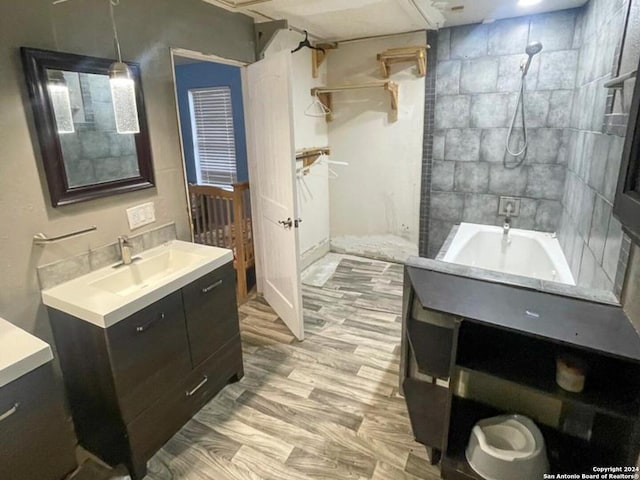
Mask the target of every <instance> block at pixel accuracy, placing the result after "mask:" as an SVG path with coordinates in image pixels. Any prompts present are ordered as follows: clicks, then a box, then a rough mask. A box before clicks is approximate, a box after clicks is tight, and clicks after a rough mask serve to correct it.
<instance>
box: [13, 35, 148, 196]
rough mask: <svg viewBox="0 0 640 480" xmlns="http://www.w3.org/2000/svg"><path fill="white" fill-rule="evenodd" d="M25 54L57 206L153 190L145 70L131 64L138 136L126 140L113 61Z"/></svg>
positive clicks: (130, 135) (35, 51)
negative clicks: (115, 103) (118, 113)
mask: <svg viewBox="0 0 640 480" xmlns="http://www.w3.org/2000/svg"><path fill="white" fill-rule="evenodd" d="M20 50H21V56H22V62H23V66H24V71H25V76H26V81H27V87H28V90H29V101H30V103H31V108H32V111H33V116H34V123H35V128H36V133H37V137H38V142H39V144H40V151H41V154H42V161H43V164H44V169H45V174H46V178H47V183H48V187H49V194H50V196H51V204H52V205H53V206H54V207H60V206H63V205H68V204H72V203H77V202H83V201H86V200H91V199H94V198H98V197H105V196H109V195H115V194H119V193H125V192H130V191H133V190H140V189H143V188H151V187H153V186H154V175H153V164H152V159H151V146H150V142H149V131H148V127H147V120H146V114H145V107H144V96H143V92H142V83H141V81H140V65H139V64H137V63H132V62H126V64H127V66H128V67H129V70H130V72H131V79H132V80H133V82H134V85H135V86H134V87H133V91H132V92H131V96H132V97H135V104H136V106H137V124H136V122H135V118H134V122H133V123H134V124H136V125H135V127H136V128H135V129H132V130H131V131H132V132H135V133H131V132H129V133H126V132H123V131H122V129H120V132H123V133H120V132H119V131H118V128H116V110H117V109H114V106H113V98H114V97H113V94H112V89H111V85H110V81H109V68H110V67H111V65H112V64H113V62H114V60H112V59H105V58H95V57H87V56H83V55H75V54H70V53H61V52H53V51H48V50H39V49H32V48H26V47H23V48H21V49H20ZM114 92H115V91H114ZM116 99H117V98H116Z"/></svg>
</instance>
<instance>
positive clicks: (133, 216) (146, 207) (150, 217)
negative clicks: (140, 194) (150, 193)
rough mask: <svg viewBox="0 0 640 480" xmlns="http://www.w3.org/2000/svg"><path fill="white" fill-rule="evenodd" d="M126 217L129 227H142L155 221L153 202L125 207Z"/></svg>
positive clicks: (132, 228)
mask: <svg viewBox="0 0 640 480" xmlns="http://www.w3.org/2000/svg"><path fill="white" fill-rule="evenodd" d="M127 218H128V219H129V228H130V229H131V230H135V229H136V228H140V227H144V226H145V225H149V224H150V223H153V222H155V221H156V209H155V206H154V204H153V202H148V203H143V204H142V205H137V206H135V207H131V208H128V209H127Z"/></svg>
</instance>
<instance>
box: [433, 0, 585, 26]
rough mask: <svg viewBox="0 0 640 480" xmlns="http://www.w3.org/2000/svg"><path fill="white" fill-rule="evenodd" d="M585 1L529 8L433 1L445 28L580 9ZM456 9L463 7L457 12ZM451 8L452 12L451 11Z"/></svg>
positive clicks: (501, 2) (504, 0) (547, 0)
mask: <svg viewBox="0 0 640 480" xmlns="http://www.w3.org/2000/svg"><path fill="white" fill-rule="evenodd" d="M585 3H587V0H542V1H541V2H540V3H538V4H536V5H531V6H519V5H518V0H435V1H434V5H435V6H436V7H437V8H439V9H440V10H441V11H442V12H443V14H444V16H445V18H446V23H445V26H447V27H451V26H455V25H467V24H470V23H480V22H483V21H490V20H499V19H501V18H512V17H520V16H523V15H531V14H534V13H544V12H553V11H556V10H564V9H567V8H575V7H580V6H582V5H584V4H585ZM456 7H464V8H463V9H462V10H457V9H456ZM452 8H453V9H454V10H452Z"/></svg>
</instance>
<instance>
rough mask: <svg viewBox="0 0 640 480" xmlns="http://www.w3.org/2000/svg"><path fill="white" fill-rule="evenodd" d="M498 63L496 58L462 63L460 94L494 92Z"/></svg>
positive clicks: (484, 58)
mask: <svg viewBox="0 0 640 480" xmlns="http://www.w3.org/2000/svg"><path fill="white" fill-rule="evenodd" d="M499 62H500V61H499V59H498V58H497V57H481V58H475V59H472V60H465V61H463V62H462V70H461V73H460V93H484V92H495V91H496V85H497V82H498V65H499ZM455 93H457V92H455Z"/></svg>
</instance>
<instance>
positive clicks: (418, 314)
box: [400, 258, 640, 480]
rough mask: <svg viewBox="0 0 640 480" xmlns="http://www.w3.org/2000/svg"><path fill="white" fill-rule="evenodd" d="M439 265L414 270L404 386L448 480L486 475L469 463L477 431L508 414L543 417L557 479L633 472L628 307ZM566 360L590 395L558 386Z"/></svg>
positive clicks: (633, 362)
mask: <svg viewBox="0 0 640 480" xmlns="http://www.w3.org/2000/svg"><path fill="white" fill-rule="evenodd" d="M439 264H441V262H436V261H433V260H425V259H417V258H412V259H410V260H409V262H408V264H407V266H406V267H405V291H404V305H403V335H402V357H401V371H400V383H401V385H400V388H401V389H402V390H403V393H404V396H405V399H406V402H407V407H408V410H409V415H410V418H411V425H412V428H413V432H414V435H415V437H416V440H417V441H419V442H420V443H422V444H424V445H425V446H426V447H427V449H428V451H429V453H430V458H431V460H432V462H433V463H437V462H438V461H440V462H441V475H442V478H445V479H464V480H467V479H481V477H480V476H479V475H478V474H477V473H476V472H475V471H474V470H473V469H472V468H471V467H470V466H469V464H468V462H467V460H466V458H465V449H466V446H467V442H468V440H469V436H470V433H471V430H472V428H473V426H474V425H475V424H476V423H477V422H478V421H479V420H482V419H486V418H489V417H493V416H496V415H501V414H506V413H519V414H523V415H526V416H528V417H530V418H531V419H533V420H534V421H535V422H536V424H537V426H538V427H539V428H540V430H541V431H542V434H543V436H544V440H545V443H546V448H547V454H548V458H549V462H550V465H551V472H552V473H573V474H575V473H583V472H584V473H592V470H591V469H592V467H594V466H614V465H615V466H634V465H636V460H637V458H638V453H639V452H640V338H639V337H638V334H637V333H636V331H635V330H634V328H633V326H632V325H631V323H630V322H629V320H628V319H627V318H626V316H625V315H624V313H623V311H622V309H621V307H619V306H617V305H613V304H610V303H603V302H602V301H596V299H587V298H586V297H584V292H581V293H580V294H581V295H583V298H576V297H575V296H574V297H569V296H567V295H560V294H558V293H550V292H549V291H544V289H536V288H533V285H534V284H533V283H531V284H530V285H529V286H522V285H516V284H514V283H508V282H506V283H505V282H496V281H487V280H479V279H475V278H469V277H465V276H463V275H459V274H456V273H454V271H453V270H455V267H451V266H450V264H444V265H443V266H442V268H440V267H439V266H438V265H439ZM464 268H466V267H464ZM550 288H551V287H550ZM557 288H558V289H560V288H559V287H557ZM579 296H580V295H578V297H579ZM567 354H569V355H572V356H574V357H577V358H579V359H581V360H582V361H583V362H584V363H585V364H586V385H585V388H584V390H583V391H582V392H581V393H570V392H567V391H564V390H562V389H561V388H560V387H559V386H558V385H557V384H556V359H557V357H558V356H559V355H567Z"/></svg>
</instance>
